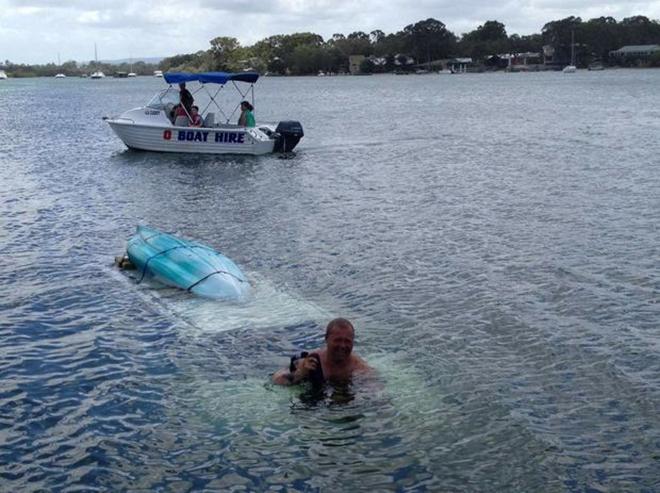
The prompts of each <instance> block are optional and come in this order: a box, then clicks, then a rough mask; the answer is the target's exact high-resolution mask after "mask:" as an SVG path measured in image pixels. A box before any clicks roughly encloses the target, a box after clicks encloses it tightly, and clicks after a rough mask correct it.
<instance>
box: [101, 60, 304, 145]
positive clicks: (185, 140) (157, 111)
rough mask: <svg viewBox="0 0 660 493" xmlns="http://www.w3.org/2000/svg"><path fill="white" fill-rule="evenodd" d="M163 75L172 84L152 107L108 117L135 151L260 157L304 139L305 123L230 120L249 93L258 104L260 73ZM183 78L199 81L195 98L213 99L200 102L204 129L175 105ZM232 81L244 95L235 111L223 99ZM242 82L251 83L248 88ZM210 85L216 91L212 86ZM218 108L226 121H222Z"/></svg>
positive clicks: (233, 117) (236, 116) (189, 80)
mask: <svg viewBox="0 0 660 493" xmlns="http://www.w3.org/2000/svg"><path fill="white" fill-rule="evenodd" d="M163 77H164V79H165V81H166V82H167V83H168V84H169V85H168V87H167V88H166V89H164V90H162V91H159V92H158V93H157V94H156V95H155V96H154V97H153V98H152V99H151V101H149V103H147V105H146V106H142V107H139V108H134V109H132V110H129V111H126V112H125V113H122V114H121V115H119V116H114V117H104V120H105V121H106V122H107V123H108V124H109V125H110V127H111V128H112V130H113V131H114V132H115V133H116V134H117V136H118V137H119V138H120V139H121V140H122V141H123V142H124V144H126V146H127V147H128V148H129V149H139V150H144V151H160V152H186V153H199V154H252V155H260V154H268V153H271V152H289V151H292V150H293V149H294V148H295V147H296V145H298V142H299V141H300V139H301V138H302V137H303V129H302V125H301V124H300V123H299V122H297V121H281V122H279V123H278V124H277V125H272V124H264V123H259V124H257V125H256V126H255V127H242V126H239V125H236V124H232V123H229V121H230V120H232V119H234V120H237V119H238V113H240V101H241V100H244V99H245V98H246V97H248V94H250V95H251V96H252V101H253V102H254V84H255V83H256V82H257V79H258V78H259V74H258V73H256V72H240V73H229V72H205V73H196V74H195V73H187V72H167V73H165V74H164V76H163ZM181 82H196V83H198V84H199V85H198V87H196V88H195V89H194V90H193V94H194V96H195V100H196V101H197V100H198V99H199V100H202V99H204V97H206V99H208V104H206V107H203V105H200V104H198V103H196V104H197V105H198V106H199V108H200V114H201V116H202V118H203V124H202V126H201V127H190V126H188V125H189V123H190V121H191V119H192V118H191V117H190V115H187V116H178V117H176V118H175V117H174V114H173V109H174V107H175V106H176V105H177V104H178V103H179V90H178V88H175V87H173V85H174V84H179V83H181ZM228 82H231V83H232V84H233V86H234V87H235V89H236V90H237V91H238V93H239V94H240V99H239V101H238V102H237V104H236V106H235V107H234V108H233V111H231V112H230V113H229V115H227V114H226V113H225V112H224V111H223V109H222V108H221V107H220V104H219V103H218V98H217V97H218V93H219V92H220V90H222V89H223V88H224V87H225V84H227V83H228ZM237 83H244V84H249V86H248V87H247V88H245V89H242V88H241V86H239V85H238V84H237ZM209 87H211V88H212V89H211V90H209ZM213 105H215V106H213ZM211 110H215V111H211ZM216 112H217V113H218V115H219V116H222V118H223V120H224V122H222V123H216ZM218 119H219V118H218Z"/></svg>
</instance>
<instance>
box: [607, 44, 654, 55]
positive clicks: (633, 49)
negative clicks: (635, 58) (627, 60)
mask: <svg viewBox="0 0 660 493" xmlns="http://www.w3.org/2000/svg"><path fill="white" fill-rule="evenodd" d="M658 50H660V45H628V46H622V47H621V48H619V49H618V50H613V51H612V53H622V54H625V53H651V52H654V51H658Z"/></svg>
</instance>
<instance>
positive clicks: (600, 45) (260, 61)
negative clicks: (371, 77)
mask: <svg viewBox="0 0 660 493" xmlns="http://www.w3.org/2000/svg"><path fill="white" fill-rule="evenodd" d="M571 35H573V36H574V39H575V43H574V44H575V51H576V56H577V64H578V66H585V65H586V64H588V63H590V62H592V61H594V60H600V61H603V62H605V63H614V60H609V52H610V51H612V50H616V49H618V48H620V47H621V46H624V45H643V44H660V21H658V20H651V19H649V18H647V17H644V16H641V15H638V16H633V17H627V18H625V19H623V20H621V21H617V20H616V19H614V18H613V17H598V18H593V19H590V20H588V21H582V19H581V18H580V17H572V16H571V17H567V18H564V19H560V20H555V21H551V22H548V23H547V24H545V25H544V26H543V29H542V30H541V32H540V33H538V34H530V35H524V36H520V35H518V34H511V35H509V34H508V33H507V31H506V27H505V25H504V24H503V23H501V22H499V21H496V20H489V21H486V22H485V23H484V24H482V25H480V26H478V27H477V28H476V29H474V30H473V31H470V32H468V33H465V34H463V35H461V36H457V35H456V34H454V33H453V32H451V31H450V30H449V29H447V27H446V26H445V24H444V23H442V22H441V21H439V20H437V19H433V18H429V19H425V20H420V21H419V22H416V23H414V24H410V25H407V26H405V27H404V28H403V29H402V30H401V31H399V32H396V33H390V34H387V33H385V32H383V31H381V30H374V31H371V32H370V33H365V32H362V31H355V32H352V33H350V34H347V35H345V34H341V33H337V34H333V35H332V36H331V37H330V38H328V39H325V40H324V39H323V37H322V36H320V35H318V34H315V33H310V32H303V33H294V34H277V35H274V36H269V37H267V38H265V39H262V40H260V41H258V42H256V43H255V44H253V45H251V46H242V45H241V44H240V42H239V41H238V40H237V39H236V38H233V37H229V36H218V37H216V38H214V39H212V40H211V41H210V47H209V48H208V49H207V50H200V51H198V52H196V53H190V54H182V55H175V56H172V57H168V58H165V59H164V60H162V62H161V63H160V64H159V66H158V67H154V66H152V65H149V64H145V63H143V62H139V63H136V64H134V66H133V67H132V68H133V71H134V72H136V73H138V75H147V74H151V73H152V72H153V70H154V69H155V68H159V69H161V70H163V71H174V70H178V71H216V70H218V71H230V72H235V71H240V70H245V69H253V70H257V71H259V72H261V73H265V72H269V73H270V74H280V75H287V74H291V75H308V74H316V73H318V72H320V71H322V72H326V73H342V72H348V68H349V67H348V64H349V58H348V57H349V56H350V55H364V56H365V57H368V59H367V60H366V61H365V62H364V63H363V64H362V69H363V70H364V71H367V72H388V71H392V70H395V69H397V68H402V67H405V66H409V67H411V68H412V67H414V65H417V66H420V65H424V64H426V63H430V62H432V61H437V60H441V59H447V58H454V57H470V58H472V59H473V60H474V61H475V62H477V63H480V62H481V63H483V62H486V61H487V60H488V59H489V57H490V56H492V55H495V54H504V53H523V52H535V53H541V52H542V51H543V47H544V46H546V45H550V46H552V47H553V48H554V50H555V56H554V58H555V60H559V61H566V62H568V60H569V59H570V51H571ZM410 60H412V61H413V63H412V64H409V63H408V62H409V61H410ZM617 63H621V62H620V61H618V62H617ZM649 64H650V65H655V66H660V55H657V54H656V56H655V57H653V58H652V59H651V60H650V62H649ZM4 69H5V70H7V71H8V72H9V73H10V75H13V76H53V75H55V74H56V73H58V72H63V73H65V74H67V75H80V74H82V73H83V72H86V73H91V72H93V71H95V70H97V69H98V70H103V71H104V72H106V73H109V74H112V73H115V72H117V71H129V67H128V65H127V64H124V65H120V66H116V65H108V64H103V63H98V62H93V61H92V62H89V63H88V64H86V65H85V66H82V67H80V66H78V65H77V64H76V63H75V62H66V63H65V64H63V65H61V66H57V65H55V64H48V65H16V64H12V63H11V62H9V61H8V60H7V61H6V62H5V64H4Z"/></svg>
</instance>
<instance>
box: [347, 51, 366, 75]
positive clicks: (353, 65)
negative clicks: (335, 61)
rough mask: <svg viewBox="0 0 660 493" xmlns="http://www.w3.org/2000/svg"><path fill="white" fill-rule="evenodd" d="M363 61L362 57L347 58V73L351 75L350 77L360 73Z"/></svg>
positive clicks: (352, 56) (363, 57)
mask: <svg viewBox="0 0 660 493" xmlns="http://www.w3.org/2000/svg"><path fill="white" fill-rule="evenodd" d="M364 59H365V56H364V55H351V56H349V57H348V71H349V72H350V73H351V75H358V74H361V73H362V69H361V68H360V66H361V64H362V62H363V61H364Z"/></svg>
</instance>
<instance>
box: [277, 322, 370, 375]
mask: <svg viewBox="0 0 660 493" xmlns="http://www.w3.org/2000/svg"><path fill="white" fill-rule="evenodd" d="M354 338H355V329H354V328H353V324H351V322H349V321H348V320H346V319H345V318H335V319H334V320H331V321H330V323H329V324H328V326H327V327H326V329H325V347H322V348H321V349H318V350H316V351H313V352H312V353H310V354H309V355H307V356H306V357H301V358H299V359H297V360H296V361H292V368H293V371H292V370H291V368H283V369H282V370H279V371H277V372H275V373H274V374H273V382H274V383H276V384H278V385H295V384H297V383H300V382H302V381H305V380H310V379H312V378H313V377H315V378H317V379H318V378H321V379H322V380H325V381H335V382H342V381H344V382H345V381H348V380H350V378H351V377H352V376H353V375H355V374H360V373H369V372H370V371H371V367H370V366H369V365H367V363H366V362H365V361H364V360H363V359H362V358H360V357H359V356H357V355H355V354H352V353H353V340H354ZM319 365H320V368H319ZM319 370H322V376H320V377H319V375H321V371H319Z"/></svg>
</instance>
